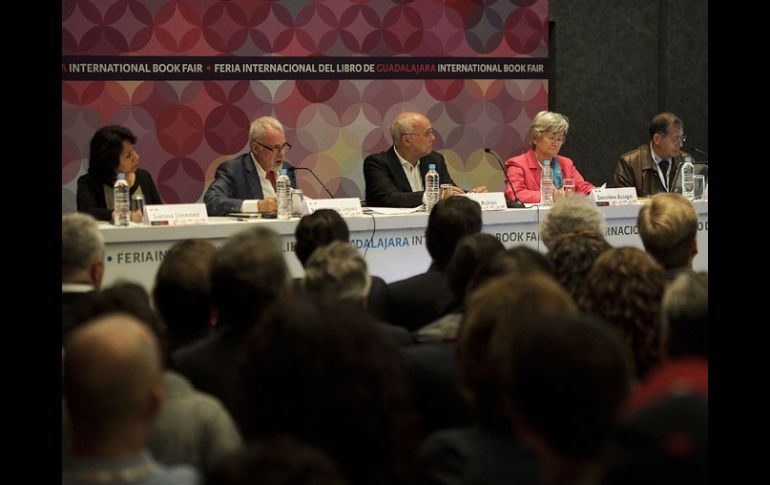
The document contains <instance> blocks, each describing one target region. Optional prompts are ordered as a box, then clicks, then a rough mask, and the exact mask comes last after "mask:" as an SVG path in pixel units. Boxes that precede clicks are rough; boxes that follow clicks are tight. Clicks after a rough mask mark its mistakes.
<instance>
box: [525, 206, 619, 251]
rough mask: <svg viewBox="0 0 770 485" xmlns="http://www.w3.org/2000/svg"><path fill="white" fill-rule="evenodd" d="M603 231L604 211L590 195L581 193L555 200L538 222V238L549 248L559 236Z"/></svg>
mask: <svg viewBox="0 0 770 485" xmlns="http://www.w3.org/2000/svg"><path fill="white" fill-rule="evenodd" d="M604 232H605V222H604V213H603V212H601V211H600V210H599V208H598V207H596V204H595V203H594V202H593V201H592V200H591V198H590V197H587V196H585V195H581V194H575V195H570V196H568V197H562V198H560V199H559V200H557V201H556V202H555V203H554V205H553V207H552V208H551V210H549V211H548V213H547V214H546V216H545V218H544V219H543V222H541V223H540V238H541V239H542V241H543V244H545V247H546V248H548V249H549V250H550V249H553V244H554V242H555V241H556V240H557V238H559V237H565V236H568V235H576V234H587V233H588V234H599V235H604Z"/></svg>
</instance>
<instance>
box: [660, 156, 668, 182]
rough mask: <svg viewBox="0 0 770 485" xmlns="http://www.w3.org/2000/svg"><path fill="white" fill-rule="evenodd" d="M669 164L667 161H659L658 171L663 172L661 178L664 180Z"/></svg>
mask: <svg viewBox="0 0 770 485" xmlns="http://www.w3.org/2000/svg"><path fill="white" fill-rule="evenodd" d="M669 163H670V162H669V161H668V160H661V161H660V171H661V172H663V177H664V178H665V177H666V172H667V171H668V165H669Z"/></svg>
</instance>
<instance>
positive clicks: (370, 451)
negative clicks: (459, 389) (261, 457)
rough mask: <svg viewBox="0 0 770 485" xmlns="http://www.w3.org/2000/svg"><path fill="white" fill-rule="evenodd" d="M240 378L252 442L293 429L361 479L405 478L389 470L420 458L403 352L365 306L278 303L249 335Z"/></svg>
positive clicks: (306, 301) (247, 431)
mask: <svg viewBox="0 0 770 485" xmlns="http://www.w3.org/2000/svg"><path fill="white" fill-rule="evenodd" d="M241 376H242V378H243V379H244V389H246V393H247V402H248V403H249V404H248V410H249V413H250V415H249V416H247V417H246V419H245V420H244V427H243V432H244V437H245V438H246V439H247V440H248V439H252V438H255V437H266V436H272V435H275V434H277V433H291V434H294V435H295V436H297V437H299V438H301V439H303V440H305V441H306V442H307V443H309V444H312V445H314V446H318V447H319V448H320V449H322V450H324V451H326V452H327V453H329V454H330V456H332V457H333V458H334V459H335V461H336V462H337V464H338V465H339V466H340V469H341V470H342V471H343V472H344V473H345V475H346V476H347V477H348V478H349V479H350V481H351V482H354V483H400V482H399V481H398V480H396V479H394V476H391V475H390V474H392V473H396V472H395V468H398V466H399V465H398V464H403V463H402V461H403V460H407V461H408V460H409V459H410V457H412V456H416V446H417V442H416V438H415V437H414V436H412V435H411V434H410V433H412V432H413V429H412V426H413V421H412V420H413V419H414V414H413V409H412V408H411V407H410V406H411V402H410V401H409V399H408V397H407V390H406V388H405V385H406V384H405V382H406V380H405V379H406V378H405V376H404V374H403V369H402V367H401V363H400V360H399V356H398V353H397V352H396V350H395V349H394V348H393V347H392V346H390V345H389V344H388V343H387V342H386V341H385V340H384V338H383V337H382V336H381V334H380V333H379V332H377V331H376V329H375V328H374V326H373V324H372V323H371V322H370V320H368V319H367V317H366V315H365V314H364V313H363V312H361V311H357V310H355V309H352V308H351V307H349V306H344V305H343V306H340V305H335V304H334V303H331V304H330V303H328V302H321V301H319V300H316V299H310V298H303V299H294V300H284V301H280V302H276V303H275V304H274V305H272V306H271V307H270V308H268V309H266V311H265V312H264V313H263V315H262V316H261V318H260V320H259V323H258V324H257V325H255V326H254V328H253V329H252V331H251V332H250V334H249V336H248V339H247V342H246V345H245V347H244V351H243V354H242V365H241ZM410 423H412V424H410ZM410 430H412V431H410ZM413 453H414V455H412V454H413ZM394 467H395V468H394ZM383 476H386V477H387V476H389V477H390V480H387V479H383ZM374 477H378V478H379V479H377V480H375V479H374ZM354 478H355V479H354Z"/></svg>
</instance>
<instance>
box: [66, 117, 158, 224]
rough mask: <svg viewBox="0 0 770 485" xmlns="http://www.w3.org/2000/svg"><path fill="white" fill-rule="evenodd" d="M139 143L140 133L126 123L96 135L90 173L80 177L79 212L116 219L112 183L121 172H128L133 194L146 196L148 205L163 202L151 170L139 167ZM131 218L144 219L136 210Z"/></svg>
mask: <svg viewBox="0 0 770 485" xmlns="http://www.w3.org/2000/svg"><path fill="white" fill-rule="evenodd" d="M135 145H136V136H134V134H133V133H131V130H129V129H128V128H125V127H123V126H115V125H113V126H105V127H104V128H101V129H99V130H98V131H97V132H96V133H95V134H94V136H93V138H91V151H90V154H89V158H88V173H86V174H85V175H82V176H81V177H80V178H78V191H77V204H78V212H85V213H87V214H91V215H92V216H94V217H95V218H96V219H98V220H101V221H112V220H113V219H114V217H115V213H114V211H113V203H114V202H113V200H114V199H113V192H112V186H113V185H114V184H115V180H116V179H117V177H118V173H124V174H126V182H128V186H129V187H130V188H131V189H130V195H131V196H132V197H133V196H134V195H136V194H140V195H142V196H143V197H144V203H145V204H147V205H150V204H162V203H163V201H162V200H161V199H160V194H159V193H158V189H157V188H156V187H155V182H153V181H152V176H151V175H150V173H149V172H148V171H146V170H142V169H141V168H137V167H138V166H139V154H138V153H136V149H135ZM131 220H132V221H134V222H139V221H141V220H142V214H141V212H138V211H137V212H134V213H132V214H131Z"/></svg>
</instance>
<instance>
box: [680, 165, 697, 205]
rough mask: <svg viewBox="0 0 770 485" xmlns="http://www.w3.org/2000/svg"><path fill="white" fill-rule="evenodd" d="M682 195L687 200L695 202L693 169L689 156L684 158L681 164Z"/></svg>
mask: <svg viewBox="0 0 770 485" xmlns="http://www.w3.org/2000/svg"><path fill="white" fill-rule="evenodd" d="M682 195H683V196H685V197H687V200H690V201H692V200H695V167H694V166H693V164H692V157H691V156H690V155H686V156H685V157H684V163H683V164H682Z"/></svg>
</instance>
